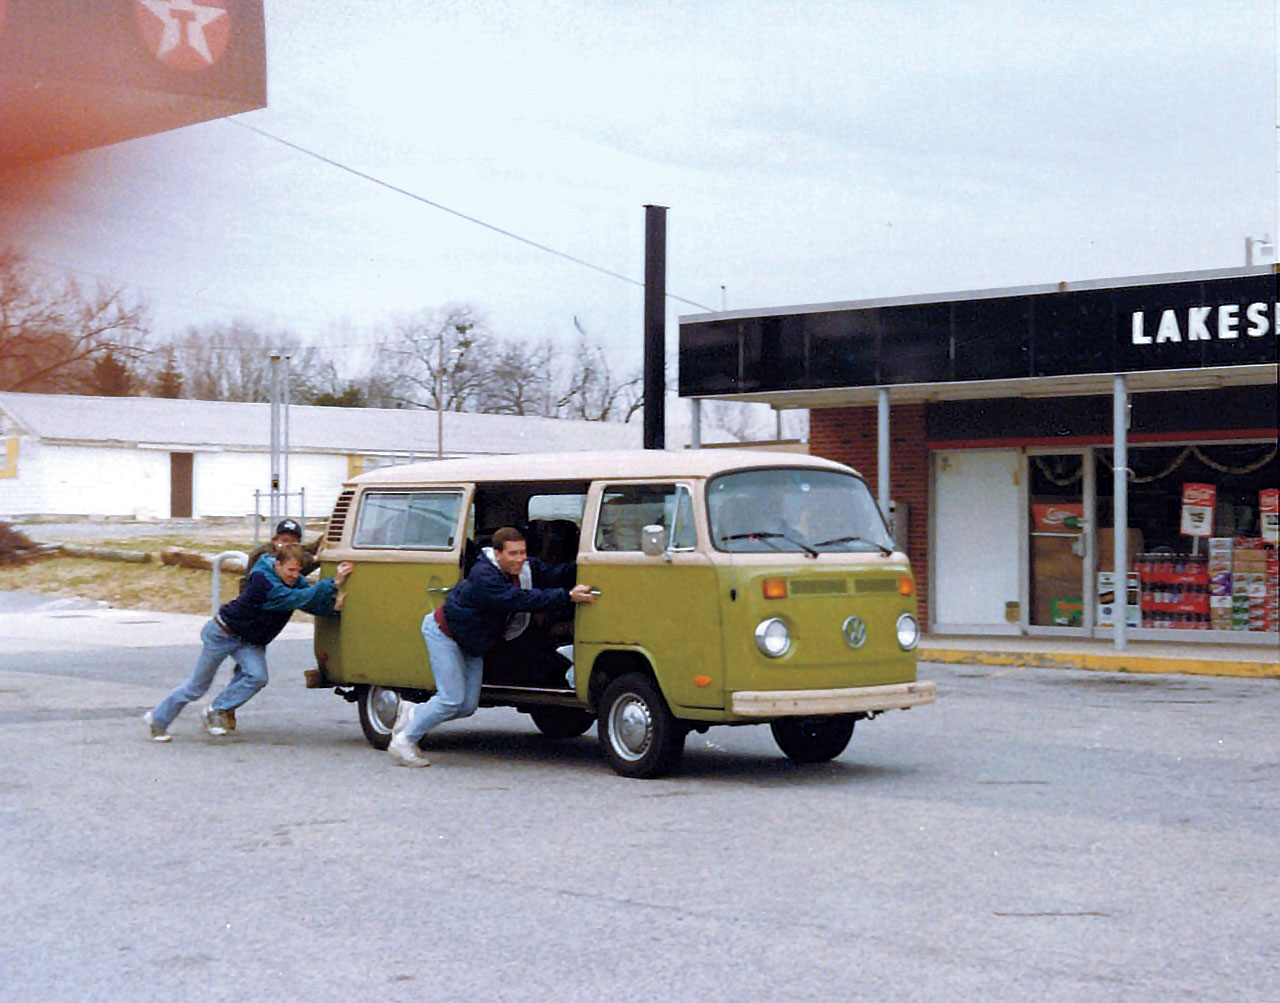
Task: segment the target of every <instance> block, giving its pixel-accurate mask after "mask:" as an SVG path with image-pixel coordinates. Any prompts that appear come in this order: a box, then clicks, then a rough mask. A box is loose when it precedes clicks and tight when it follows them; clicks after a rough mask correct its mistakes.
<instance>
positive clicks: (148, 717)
mask: <svg viewBox="0 0 1280 1003" xmlns="http://www.w3.org/2000/svg"><path fill="white" fill-rule="evenodd" d="M142 720H143V722H144V723H145V724H146V726H147V727H148V728H150V729H151V741H153V742H172V741H173V736H172V735H170V734H169V731H168V729H167V728H162V727H161V726H160V725H158V724H156V719H155V716H154V713H153V712H152V711H147V712H146V713H145V714H143V715H142Z"/></svg>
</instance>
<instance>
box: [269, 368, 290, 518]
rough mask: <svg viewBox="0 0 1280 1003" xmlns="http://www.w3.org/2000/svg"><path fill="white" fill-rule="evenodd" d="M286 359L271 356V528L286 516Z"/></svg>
mask: <svg viewBox="0 0 1280 1003" xmlns="http://www.w3.org/2000/svg"><path fill="white" fill-rule="evenodd" d="M288 505H289V356H288V354H287V353H285V352H281V351H279V350H276V351H273V352H272V353H271V524H272V526H274V525H275V524H276V523H277V522H278V521H279V520H280V519H282V518H284V516H286V515H288V514H289V513H288Z"/></svg>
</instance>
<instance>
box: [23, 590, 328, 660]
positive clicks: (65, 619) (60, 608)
mask: <svg viewBox="0 0 1280 1003" xmlns="http://www.w3.org/2000/svg"><path fill="white" fill-rule="evenodd" d="M14 595H15V594H14V593H7V594H5V601H4V602H3V603H0V654H25V653H35V652H56V651H89V650H93V649H95V648H165V647H178V646H188V647H193V648H195V647H199V645H200V629H201V628H202V627H203V626H204V625H205V623H206V622H207V621H208V619H209V618H208V616H204V615H194V614H188V613H153V612H151V611H149V610H138V609H113V608H111V607H109V606H102V605H99V604H97V603H93V602H91V601H89V600H56V599H50V600H48V601H46V602H43V603H39V602H37V603H32V602H31V601H30V597H27V596H23V597H22V601H17V600H15V599H14ZM311 634H312V624H311V623H309V622H308V623H290V624H288V625H287V626H286V627H285V628H284V630H283V631H282V632H281V633H280V639H282V640H290V639H299V638H301V639H306V638H310V637H311Z"/></svg>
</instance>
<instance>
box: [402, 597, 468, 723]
mask: <svg viewBox="0 0 1280 1003" xmlns="http://www.w3.org/2000/svg"><path fill="white" fill-rule="evenodd" d="M422 639H423V640H424V641H426V642H427V657H428V658H429V659H430V660H431V674H432V675H433V676H434V677H435V680H436V692H435V695H434V696H433V697H432V698H431V699H430V700H428V701H427V702H426V703H424V704H419V705H418V708H417V709H416V710H415V711H414V712H413V718H412V720H410V722H409V724H408V726H407V727H406V728H405V729H404V734H405V737H406V738H408V739H409V741H411V742H413V743H414V744H417V743H418V742H419V741H421V740H422V736H423V735H425V734H426V733H427V732H429V731H430V730H431V729H432V728H434V727H436V726H437V725H440V724H444V722H445V721H452V720H453V719H454V718H455V717H470V716H471V715H472V714H474V713H475V712H476V708H477V707H479V706H480V683H481V681H482V680H483V678H484V658H483V656H481V655H468V654H467V653H466V652H464V651H463V650H462V649H461V648H459V647H458V642H457V641H455V640H454V639H453V638H451V637H449V636H448V635H447V634H446V633H445V632H444V631H443V630H441V629H440V625H439V624H438V623H436V618H435V614H433V613H428V614H427V615H426V617H425V618H424V619H423V621H422Z"/></svg>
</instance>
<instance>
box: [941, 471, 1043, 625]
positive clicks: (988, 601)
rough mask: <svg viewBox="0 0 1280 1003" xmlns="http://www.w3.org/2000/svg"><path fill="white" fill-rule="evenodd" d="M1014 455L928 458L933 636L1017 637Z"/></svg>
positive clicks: (1020, 522)
mask: <svg viewBox="0 0 1280 1003" xmlns="http://www.w3.org/2000/svg"><path fill="white" fill-rule="evenodd" d="M1021 480H1022V453H1021V451H1020V450H1017V449H962V450H942V451H939V452H936V453H934V454H933V505H932V510H933V534H932V536H933V540H934V541H935V542H934V546H933V564H932V568H931V571H930V576H929V580H930V582H931V583H932V586H931V589H930V596H931V598H930V602H929V620H930V630H931V631H933V632H934V633H943V634H945V633H948V632H952V631H955V632H967V633H975V632H976V633H984V634H1016V633H1018V632H1019V630H1020V627H1019V620H1020V614H1021V607H1020V605H1019V603H1020V594H1021V584H1022V575H1021V561H1022V555H1023V546H1022V540H1023V536H1024V533H1025V529H1024V526H1025V516H1024V508H1023V501H1022V499H1023V494H1022V484H1021Z"/></svg>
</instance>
